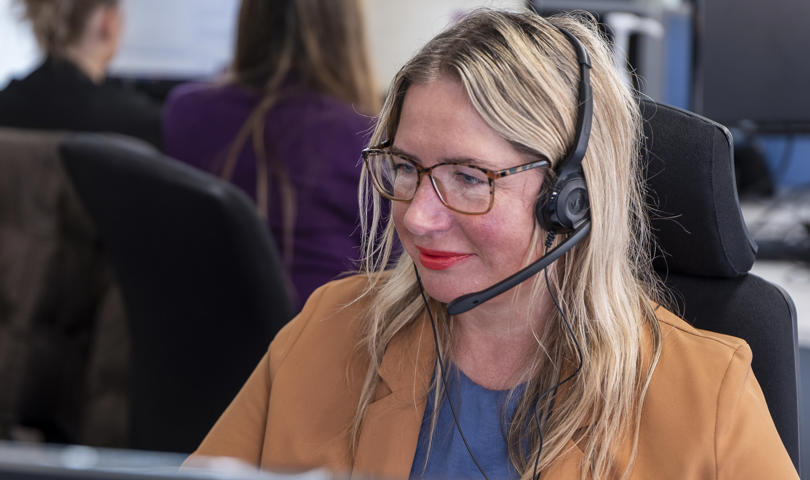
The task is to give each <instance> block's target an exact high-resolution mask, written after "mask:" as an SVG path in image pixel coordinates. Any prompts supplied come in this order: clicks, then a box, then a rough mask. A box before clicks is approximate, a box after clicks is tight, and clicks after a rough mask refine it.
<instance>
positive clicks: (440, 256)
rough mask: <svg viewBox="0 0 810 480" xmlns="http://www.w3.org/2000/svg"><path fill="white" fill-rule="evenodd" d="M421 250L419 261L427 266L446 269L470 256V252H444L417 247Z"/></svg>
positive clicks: (432, 268) (434, 268) (433, 268)
mask: <svg viewBox="0 0 810 480" xmlns="http://www.w3.org/2000/svg"><path fill="white" fill-rule="evenodd" d="M416 248H417V249H418V250H419V261H420V262H421V263H422V265H423V266H424V267H425V268H429V269H431V270H445V269H447V268H450V267H452V266H453V265H455V264H457V263H458V262H460V261H462V260H464V259H466V258H467V257H469V256H470V254H469V253H458V252H442V251H440V250H429V249H427V248H421V247H416Z"/></svg>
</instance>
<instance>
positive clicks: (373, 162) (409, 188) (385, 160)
mask: <svg viewBox="0 0 810 480" xmlns="http://www.w3.org/2000/svg"><path fill="white" fill-rule="evenodd" d="M388 147H390V142H385V143H383V144H381V145H379V146H378V147H372V148H367V149H365V150H363V162H364V163H365V165H366V170H367V171H368V173H369V175H370V176H371V181H372V184H373V185H374V187H375V188H376V189H377V191H378V192H380V194H381V195H382V196H384V197H385V198H388V199H390V200H394V201H397V202H410V201H411V200H413V197H414V195H416V190H417V189H418V188H419V184H420V183H421V181H422V177H423V176H424V175H427V176H428V178H430V184H431V185H433V190H434V191H435V192H436V195H438V197H439V200H441V202H442V204H443V205H444V206H445V207H447V208H449V209H450V210H453V211H456V212H459V213H464V214H467V215H483V214H485V213H487V212H489V211H490V210H491V209H492V205H493V203H494V201H495V179H496V178H501V177H505V176H507V175H512V174H515V173H520V172H525V171H526V170H531V169H533V168H538V167H547V166H549V165H550V163H549V161H548V160H545V159H543V160H537V161H534V162H529V163H524V164H522V165H517V166H514V167H510V168H505V169H503V170H489V169H486V168H481V167H477V166H475V165H470V164H468V163H462V162H444V163H437V164H436V165H433V166H432V167H429V168H425V167H423V166H421V165H419V164H418V163H416V162H415V161H414V160H412V159H411V158H409V157H408V156H407V155H404V154H400V153H392V152H391V151H390V150H388Z"/></svg>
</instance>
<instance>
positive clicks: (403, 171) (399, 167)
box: [394, 161, 416, 175]
mask: <svg viewBox="0 0 810 480" xmlns="http://www.w3.org/2000/svg"><path fill="white" fill-rule="evenodd" d="M415 172H416V168H415V167H414V166H413V165H411V164H410V163H408V162H403V161H399V162H397V161H395V162H394V173H395V174H397V175H408V174H413V173H415Z"/></svg>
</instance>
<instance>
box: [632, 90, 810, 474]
mask: <svg viewBox="0 0 810 480" xmlns="http://www.w3.org/2000/svg"><path fill="white" fill-rule="evenodd" d="M641 110H642V116H643V119H644V134H645V137H646V145H645V147H644V148H643V152H642V153H643V162H644V164H645V166H646V175H647V182H648V183H647V187H648V201H649V202H650V204H651V206H652V209H651V216H652V227H653V231H654V234H655V237H656V242H657V246H658V249H657V252H656V253H657V256H656V259H655V262H654V267H655V269H656V271H657V272H658V274H659V275H660V276H661V278H662V279H663V280H664V282H665V283H666V285H667V286H668V287H669V288H670V289H671V290H672V291H673V293H674V294H675V296H676V298H677V301H678V304H679V305H678V306H679V308H680V310H679V312H678V313H679V314H680V315H681V316H682V317H683V318H684V319H685V320H686V321H688V322H689V323H691V324H692V325H693V326H695V327H697V328H701V329H704V330H711V331H715V332H719V333H724V334H728V335H733V336H735V337H739V338H742V339H744V340H745V341H746V342H748V344H749V345H750V347H751V350H752V352H753V360H752V368H753V370H754V374H755V375H756V377H757V380H758V381H759V384H760V386H761V387H762V390H763V393H764V394H765V399H766V401H767V402H768V408H769V409H770V412H771V417H772V418H773V421H774V423H775V424H776V428H777V430H778V431H779V435H780V436H781V438H782V442H783V443H784V445H785V447H786V449H787V451H788V453H789V454H790V457H791V459H792V460H793V464H794V465H795V466H796V469H797V470H798V469H799V457H800V450H799V420H798V388H797V377H798V372H797V368H798V367H797V365H798V343H797V332H796V309H795V307H794V305H793V301H792V300H791V299H790V297H789V296H788V295H787V293H786V292H785V291H784V290H782V289H781V288H780V287H778V286H776V285H773V284H771V283H768V282H767V281H765V280H763V279H761V278H759V277H757V276H756V275H753V274H750V273H748V271H749V270H750V268H751V266H752V265H753V263H754V257H755V254H756V248H757V247H756V244H755V243H754V241H753V240H752V239H751V237H750V236H749V235H748V231H747V229H746V226H745V223H744V221H743V218H742V213H741V212H740V206H739V201H738V198H737V190H736V185H735V179H734V157H733V146H732V138H731V134H730V133H729V131H728V130H727V129H726V128H725V127H723V126H722V125H720V124H718V123H715V122H713V121H711V120H708V119H706V118H703V117H701V116H699V115H696V114H694V113H691V112H687V111H684V110H680V109H677V108H673V107H669V106H665V105H661V104H657V103H654V102H651V101H647V100H642V101H641Z"/></svg>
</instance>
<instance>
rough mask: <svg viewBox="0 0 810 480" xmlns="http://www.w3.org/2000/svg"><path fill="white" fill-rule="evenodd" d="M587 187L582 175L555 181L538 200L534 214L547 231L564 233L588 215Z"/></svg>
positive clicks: (572, 228)
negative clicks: (541, 199) (542, 198)
mask: <svg viewBox="0 0 810 480" xmlns="http://www.w3.org/2000/svg"><path fill="white" fill-rule="evenodd" d="M590 210H591V209H590V202H589V200H588V187H587V185H586V184H585V178H584V177H583V176H582V175H575V176H572V177H570V178H568V179H567V180H564V181H562V182H557V183H556V184H554V187H553V188H551V190H549V193H548V196H547V197H546V198H545V199H544V201H538V202H537V205H536V206H535V214H536V215H537V220H538V221H539V222H540V226H541V227H543V229H544V230H546V231H547V232H552V231H553V232H555V233H566V232H570V231H572V230H574V229H575V228H577V227H578V226H579V225H581V224H582V222H583V221H584V220H587V219H588V218H589V217H590Z"/></svg>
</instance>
